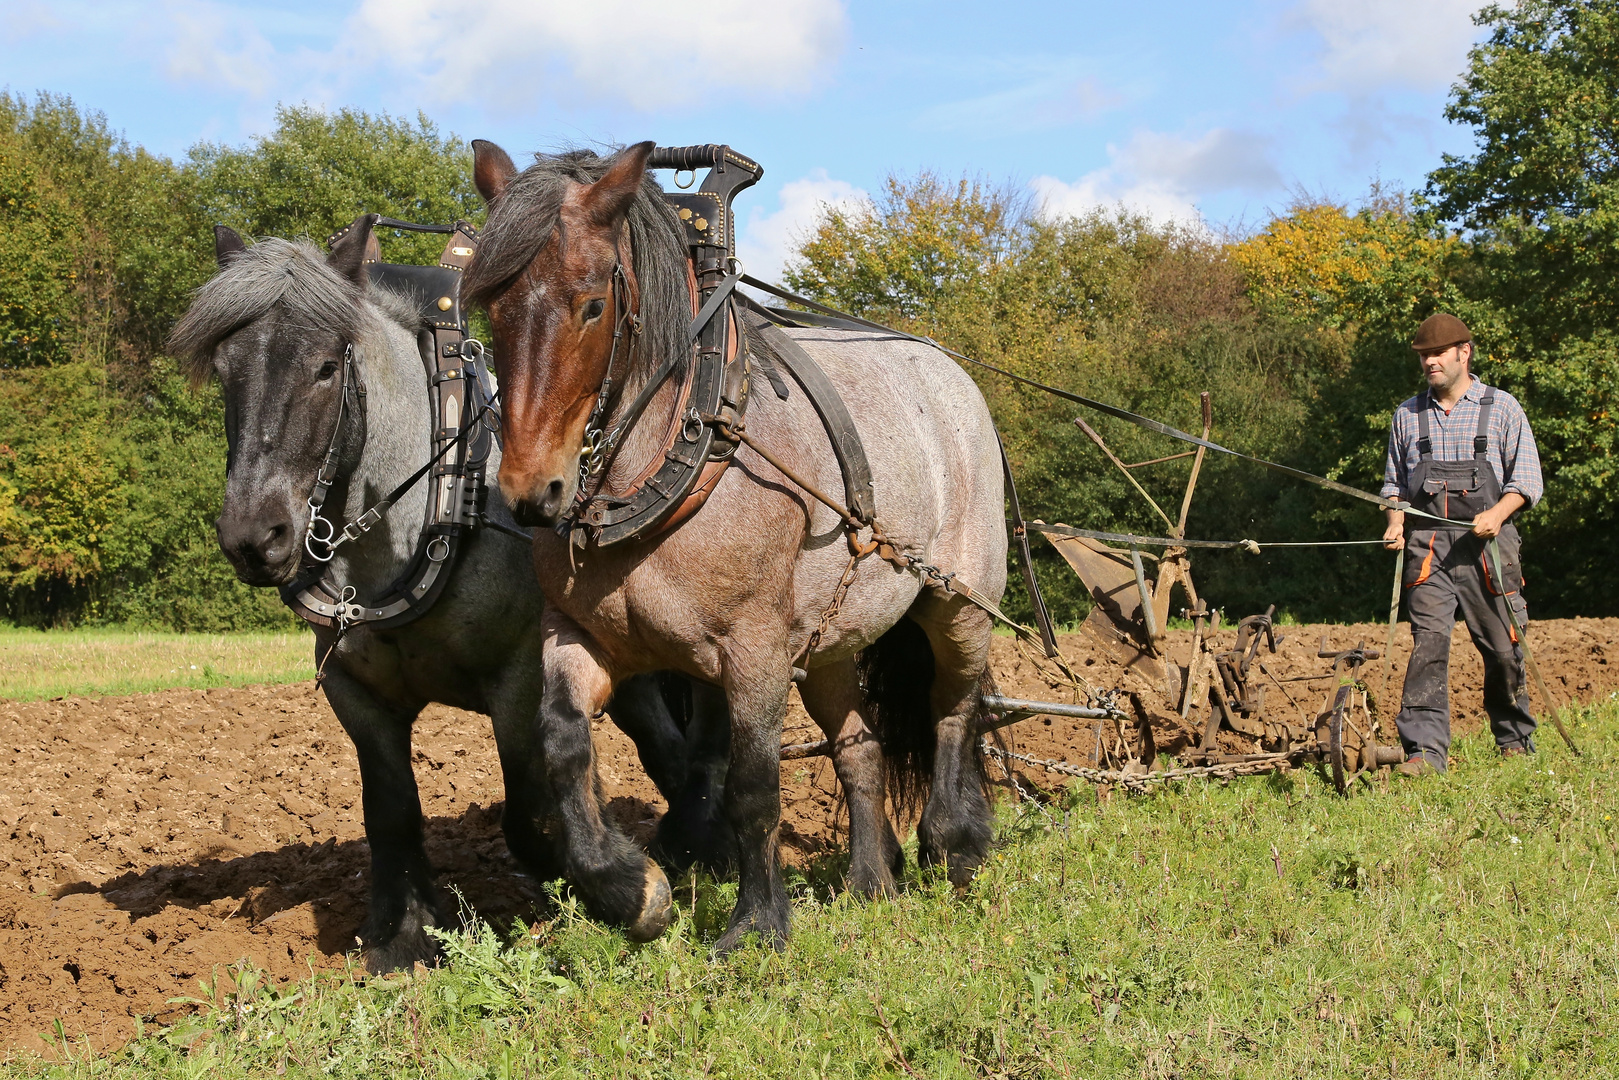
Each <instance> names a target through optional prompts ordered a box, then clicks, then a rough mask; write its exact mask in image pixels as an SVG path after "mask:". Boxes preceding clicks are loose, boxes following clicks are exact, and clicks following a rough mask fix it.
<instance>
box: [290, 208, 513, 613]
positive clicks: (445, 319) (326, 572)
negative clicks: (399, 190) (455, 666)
mask: <svg viewBox="0 0 1619 1080" xmlns="http://www.w3.org/2000/svg"><path fill="white" fill-rule="evenodd" d="M370 217H371V225H372V227H373V228H374V227H378V226H380V227H384V228H395V229H405V230H409V231H412V232H433V233H447V234H449V242H448V243H447V244H446V245H445V247H444V253H443V255H441V256H440V258H439V263H438V265H437V266H410V265H403V264H394V263H384V262H383V261H382V256H381V250H380V247H379V245H378V243H377V238H376V235H375V233H373V234H372V235H371V236H370V237H368V238H367V241H366V249H365V255H364V263H365V266H366V270H367V273H368V274H369V276H370V279H371V282H372V283H373V284H375V285H381V286H383V287H387V288H392V289H394V290H396V291H399V292H402V293H405V294H407V295H411V296H414V297H416V298H417V299H418V300H419V302H420V303H421V305H422V314H423V322H424V325H425V333H424V334H423V335H422V344H423V350H422V351H423V357H422V359H423V363H424V365H425V367H426V376H427V385H428V404H429V409H430V416H429V423H430V424H431V426H432V447H433V456H432V458H430V460H429V462H428V464H427V465H425V466H423V469H422V470H420V471H419V472H421V474H422V475H423V477H424V478H425V479H426V480H427V484H428V487H427V509H426V513H425V518H424V521H423V524H422V532H421V536H420V538H419V539H418V540H417V543H416V550H415V552H414V553H413V555H412V556H411V558H410V560H409V561H408V562H407V564H406V566H405V570H404V572H403V573H401V574H400V575H399V577H398V578H396V579H395V580H394V582H393V583H392V584H391V585H389V587H388V588H387V589H386V590H384V592H383V595H382V596H380V597H377V598H375V599H371V598H366V599H362V598H360V597H359V596H358V595H357V593H356V590H355V588H354V586H352V585H348V584H345V583H343V582H340V581H338V580H337V579H336V577H335V575H334V574H333V572H332V570H331V567H330V563H331V559H332V554H333V552H334V551H335V550H336V549H337V548H339V547H341V546H342V545H343V544H346V543H352V542H355V541H358V540H359V539H360V538H361V537H362V536H364V535H365V534H366V533H367V532H368V531H369V530H370V529H371V528H372V527H373V526H375V525H376V524H377V523H378V522H380V521H381V519H382V515H383V513H384V512H385V511H386V509H387V507H388V506H389V505H391V503H392V502H393V500H394V499H396V498H398V497H399V496H400V495H401V494H403V491H404V490H405V488H407V487H409V486H411V485H410V484H409V483H408V482H407V484H406V485H404V486H402V487H401V488H396V489H395V491H394V492H393V493H392V494H391V495H390V496H389V498H387V499H385V500H383V502H381V503H379V504H377V505H375V506H373V507H371V508H370V509H368V510H367V511H366V512H365V513H363V514H362V515H360V516H359V517H358V518H356V519H355V520H354V521H352V522H350V523H348V524H347V525H346V526H345V527H343V528H342V529H341V530H339V529H338V528H337V526H336V525H335V524H333V523H332V522H331V521H330V520H329V519H328V518H326V517H325V515H324V513H323V511H324V506H325V502H326V497H327V494H328V493H329V492H330V490H331V488H332V486H333V484H334V483H335V482H336V480H337V478H338V472H339V468H340V459H341V456H342V447H343V442H344V431H345V414H346V413H348V412H349V406H348V397H349V387H350V386H351V385H352V386H353V387H354V389H355V393H354V397H355V406H354V409H353V419H352V420H351V421H350V422H358V423H360V424H362V425H363V424H364V422H365V410H364V401H365V386H364V383H363V381H362V380H361V379H360V378H359V372H358V368H357V361H358V360H359V359H363V358H357V357H356V356H355V350H354V346H353V344H352V343H351V344H349V345H348V346H346V347H345V350H344V356H343V390H342V398H341V400H340V404H339V406H338V415H337V421H336V426H335V428H334V429H333V432H332V441H331V445H330V447H329V448H328V450H327V453H326V457H325V459H324V460H323V462H322V464H321V468H320V471H319V473H318V474H317V476H316V480H315V485H314V490H313V491H312V492H311V494H310V497H309V510H310V524H309V531H308V535H307V536H306V539H305V549H306V550H305V554H306V555H307V556H308V559H307V560H306V562H305V568H304V573H303V574H302V575H300V577H299V578H298V579H297V580H295V581H294V582H292V584H290V585H287V586H285V587H283V588H282V590H281V599H282V601H283V602H284V603H286V604H287V606H288V607H290V608H292V610H293V611H294V612H296V613H297V614H298V615H299V616H300V617H302V618H303V619H305V620H306V621H308V622H310V623H313V624H315V625H316V626H323V627H335V628H337V629H339V630H345V629H347V628H348V627H350V626H354V625H360V624H364V625H367V626H371V627H375V628H378V629H382V628H386V627H392V626H399V625H402V624H404V623H407V622H410V621H411V620H413V619H416V618H419V617H420V616H421V615H422V614H424V613H425V612H426V611H427V610H428V608H430V607H431V606H432V604H433V602H434V601H435V600H437V599H438V596H439V594H440V593H441V592H442V591H443V589H444V586H445V584H446V583H447V582H448V581H449V577H450V572H451V570H452V569H453V568H454V566H455V561H456V555H457V553H458V551H459V548H460V545H461V541H462V539H463V538H464V537H465V535H466V533H467V532H468V531H469V530H471V529H473V528H476V527H478V525H479V524H480V523H481V522H482V519H483V515H484V508H485V503H486V501H487V498H488V485H487V483H486V481H485V472H486V468H487V465H488V460H489V454H490V451H491V448H492V446H493V443H494V439H495V435H496V432H498V430H499V416H498V414H497V413H495V411H494V408H495V404H494V399H495V394H494V393H492V392H491V389H490V384H489V372H488V368H487V359H486V356H485V352H484V348H483V345H482V343H480V342H479V341H477V340H476V339H474V338H472V337H470V336H469V335H468V333H467V324H466V316H465V313H464V311H463V310H462V307H461V275H462V272H463V271H464V270H465V269H466V267H467V264H468V263H470V262H471V261H472V255H473V252H474V251H475V250H476V247H477V231H476V230H475V229H474V228H473V227H472V226H471V225H469V224H468V223H466V222H464V221H458V222H456V223H455V224H454V225H418V224H415V223H413V222H404V221H396V220H394V219H392V218H384V217H381V216H380V215H370ZM363 220H364V219H362V221H363ZM354 227H355V226H352V225H351V226H349V228H354ZM348 231H349V230H348V229H344V230H343V231H341V232H339V233H337V234H336V235H335V236H333V237H332V238H331V240H330V241H329V242H328V244H332V243H336V242H337V241H338V240H339V239H341V238H342V237H343V236H344V235H345V234H346V233H347V232H348ZM429 349H430V352H429ZM362 440H363V427H362Z"/></svg>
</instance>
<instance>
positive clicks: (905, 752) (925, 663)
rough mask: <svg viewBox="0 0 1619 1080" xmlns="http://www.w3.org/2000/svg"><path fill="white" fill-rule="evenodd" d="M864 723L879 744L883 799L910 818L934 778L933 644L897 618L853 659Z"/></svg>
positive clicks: (912, 625) (914, 626) (908, 622)
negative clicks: (883, 774) (884, 784)
mask: <svg viewBox="0 0 1619 1080" xmlns="http://www.w3.org/2000/svg"><path fill="white" fill-rule="evenodd" d="M855 663H856V665H857V667H858V668H859V671H860V684H861V689H862V690H863V692H864V694H865V704H866V717H867V723H868V724H869V726H870V727H871V729H872V733H873V734H874V735H876V736H877V740H878V743H879V744H880V745H881V746H882V748H883V762H884V765H885V767H886V772H887V776H886V781H887V787H888V797H889V799H890V800H892V802H893V804H894V808H895V810H896V811H898V812H899V813H900V814H901V815H902V816H906V817H909V816H911V815H912V814H914V812H915V811H916V810H917V809H918V808H919V807H920V806H922V804H923V803H924V802H925V801H926V799H927V794H928V785H929V782H930V781H931V779H932V777H933V751H934V745H935V743H934V730H933V673H934V663H933V647H932V646H931V645H930V644H929V643H928V638H927V634H925V633H924V632H923V630H922V628H921V627H920V626H918V625H917V624H916V623H915V622H914V621H912V620H911V619H909V618H904V619H901V620H900V621H899V622H897V623H895V624H894V625H893V626H892V627H890V628H889V630H888V632H887V633H885V634H883V636H882V637H880V638H878V639H877V640H876V641H874V642H872V643H871V644H870V645H868V646H866V648H865V649H863V650H862V651H861V652H860V654H859V656H857V657H856V658H855Z"/></svg>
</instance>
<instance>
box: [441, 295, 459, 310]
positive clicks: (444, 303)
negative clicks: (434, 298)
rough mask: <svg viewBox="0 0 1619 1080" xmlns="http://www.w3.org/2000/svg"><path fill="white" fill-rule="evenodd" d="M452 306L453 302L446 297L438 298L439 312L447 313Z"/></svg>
mask: <svg viewBox="0 0 1619 1080" xmlns="http://www.w3.org/2000/svg"><path fill="white" fill-rule="evenodd" d="M454 306H455V301H454V300H451V299H450V298H449V297H448V296H441V297H439V298H438V309H439V310H440V311H449V310H450V309H451V308H452V307H454Z"/></svg>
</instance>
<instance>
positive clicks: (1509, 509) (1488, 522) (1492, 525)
mask: <svg viewBox="0 0 1619 1080" xmlns="http://www.w3.org/2000/svg"><path fill="white" fill-rule="evenodd" d="M1523 505H1524V497H1523V496H1522V495H1519V494H1518V493H1517V492H1516V491H1509V492H1507V493H1506V494H1505V495H1503V496H1501V501H1500V502H1498V503H1496V504H1495V505H1494V506H1492V507H1490V508H1489V509H1488V510H1486V511H1484V512H1483V513H1482V514H1479V515H1477V516H1476V517H1474V518H1473V535H1474V536H1477V537H1479V538H1480V539H1483V540H1493V539H1495V538H1496V537H1497V536H1500V535H1501V526H1503V525H1505V524H1506V522H1507V518H1509V517H1511V516H1512V515H1513V514H1514V513H1516V512H1517V511H1518V509H1519V508H1520V507H1522V506H1523Z"/></svg>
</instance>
